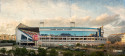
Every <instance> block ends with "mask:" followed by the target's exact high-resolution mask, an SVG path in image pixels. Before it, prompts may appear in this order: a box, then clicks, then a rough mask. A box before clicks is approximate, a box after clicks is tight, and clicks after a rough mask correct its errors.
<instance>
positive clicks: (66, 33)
mask: <svg viewBox="0 0 125 56" xmlns="http://www.w3.org/2000/svg"><path fill="white" fill-rule="evenodd" d="M103 34H104V30H103V27H99V28H89V27H75V26H72V27H71V26H70V27H28V26H26V25H24V24H19V25H18V26H17V28H16V43H17V44H19V45H41V46H60V45H68V46H70V45H76V44H77V43H80V44H89V45H98V44H105V43H106V38H104V37H103ZM35 35H36V36H37V37H35V39H34V36H35Z"/></svg>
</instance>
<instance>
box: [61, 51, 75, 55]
mask: <svg viewBox="0 0 125 56" xmlns="http://www.w3.org/2000/svg"><path fill="white" fill-rule="evenodd" d="M63 56H73V53H72V52H71V51H66V52H64V53H63Z"/></svg>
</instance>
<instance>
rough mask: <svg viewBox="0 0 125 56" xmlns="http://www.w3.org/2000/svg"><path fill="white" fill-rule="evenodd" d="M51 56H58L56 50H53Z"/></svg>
mask: <svg viewBox="0 0 125 56" xmlns="http://www.w3.org/2000/svg"><path fill="white" fill-rule="evenodd" d="M49 56H58V52H57V51H56V50H55V49H51V50H50V54H49Z"/></svg>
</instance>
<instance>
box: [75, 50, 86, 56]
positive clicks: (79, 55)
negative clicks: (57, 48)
mask: <svg viewBox="0 0 125 56" xmlns="http://www.w3.org/2000/svg"><path fill="white" fill-rule="evenodd" d="M83 55H85V53H84V52H83V51H81V52H76V53H75V56H83Z"/></svg>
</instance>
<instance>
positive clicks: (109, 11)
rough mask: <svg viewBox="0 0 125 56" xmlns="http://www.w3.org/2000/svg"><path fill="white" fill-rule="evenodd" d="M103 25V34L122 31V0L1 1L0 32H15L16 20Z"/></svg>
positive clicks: (124, 20)
mask: <svg viewBox="0 0 125 56" xmlns="http://www.w3.org/2000/svg"><path fill="white" fill-rule="evenodd" d="M72 21H73V22H75V23H76V27H95V28H98V27H101V26H102V25H103V26H104V36H105V37H107V36H108V35H110V34H115V33H125V0H0V34H15V28H16V26H17V25H18V24H19V23H23V24H25V25H28V26H32V27H38V26H39V22H44V23H45V27H48V26H50V27H69V26H70V24H69V22H72Z"/></svg>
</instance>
